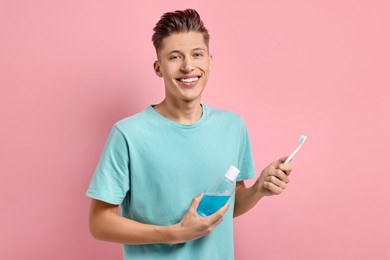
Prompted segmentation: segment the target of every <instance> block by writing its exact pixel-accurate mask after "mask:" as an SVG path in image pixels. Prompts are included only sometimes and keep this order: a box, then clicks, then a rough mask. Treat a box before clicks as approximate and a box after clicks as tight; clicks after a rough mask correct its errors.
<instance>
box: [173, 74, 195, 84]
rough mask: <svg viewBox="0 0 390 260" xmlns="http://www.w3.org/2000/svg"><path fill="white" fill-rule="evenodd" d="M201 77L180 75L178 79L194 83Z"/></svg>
mask: <svg viewBox="0 0 390 260" xmlns="http://www.w3.org/2000/svg"><path fill="white" fill-rule="evenodd" d="M199 79H200V76H191V77H180V78H177V79H176V80H177V81H180V82H182V83H194V82H197V81H198V80H199Z"/></svg>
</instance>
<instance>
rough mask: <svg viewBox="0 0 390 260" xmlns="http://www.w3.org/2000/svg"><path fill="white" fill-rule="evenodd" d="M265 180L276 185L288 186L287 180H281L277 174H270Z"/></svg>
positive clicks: (283, 187) (280, 186)
mask: <svg viewBox="0 0 390 260" xmlns="http://www.w3.org/2000/svg"><path fill="white" fill-rule="evenodd" d="M265 181H267V182H270V183H272V184H274V185H275V186H277V187H279V188H282V189H285V188H286V187H287V182H285V181H282V180H280V179H279V178H277V177H275V176H268V177H267V178H266V179H265Z"/></svg>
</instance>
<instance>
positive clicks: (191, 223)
mask: <svg viewBox="0 0 390 260" xmlns="http://www.w3.org/2000/svg"><path fill="white" fill-rule="evenodd" d="M202 197H203V193H201V194H199V195H198V196H196V197H195V198H194V199H193V200H192V203H191V205H190V207H189V209H188V211H187V212H186V213H185V214H184V216H183V218H182V219H181V221H180V222H179V223H178V224H176V225H174V229H175V230H176V232H175V238H174V241H173V242H174V244H177V243H183V242H187V241H191V240H195V239H198V238H200V237H203V236H206V235H208V234H209V233H210V232H211V231H212V230H213V229H214V228H215V227H216V226H217V225H218V224H219V223H221V222H222V220H223V215H224V214H225V213H226V211H227V210H228V209H229V205H230V202H227V203H226V204H225V205H224V206H223V207H222V208H220V209H219V210H218V211H216V212H215V213H214V214H212V215H210V216H207V217H202V216H200V215H199V214H198V212H197V211H196V210H197V208H198V206H199V203H200V201H201V200H202Z"/></svg>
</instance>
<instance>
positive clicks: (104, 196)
mask: <svg viewBox="0 0 390 260" xmlns="http://www.w3.org/2000/svg"><path fill="white" fill-rule="evenodd" d="M202 108H203V114H202V117H201V119H200V120H199V121H197V122H196V123H195V124H192V125H185V124H179V123H176V122H174V121H171V120H169V119H167V118H165V117H163V116H162V115H160V114H159V113H157V112H156V111H155V110H154V109H153V107H152V106H149V107H148V108H147V109H146V110H144V111H142V112H140V113H138V114H135V115H133V116H131V117H128V118H125V119H123V120H121V121H119V122H117V123H116V124H115V125H114V126H113V128H112V130H111V132H110V134H109V137H108V140H107V143H106V146H105V148H104V151H103V153H102V155H101V158H100V161H99V164H98V166H97V168H96V170H95V173H94V176H93V178H92V180H91V183H90V186H89V189H88V191H87V196H89V197H91V198H94V199H97V200H101V201H105V202H107V203H111V204H115V205H119V204H121V211H122V216H124V217H126V218H130V219H133V220H135V221H138V222H141V223H148V224H155V225H162V226H166V225H172V224H176V223H178V222H180V220H181V219H182V217H183V216H184V214H185V212H186V211H187V209H188V207H189V206H190V204H191V201H192V199H193V198H194V197H195V196H196V195H198V194H199V193H200V192H204V191H206V190H207V188H208V187H209V186H210V184H211V183H212V182H213V181H214V179H215V177H216V176H217V175H224V174H225V172H226V170H227V169H228V168H229V166H230V165H233V166H235V167H237V168H238V169H240V174H239V175H238V177H237V181H240V180H245V179H249V178H252V177H254V176H255V169H254V164H253V159H252V152H251V146H250V142H249V138H248V132H247V129H246V126H245V124H244V121H243V120H242V118H241V117H240V116H239V115H237V114H234V113H231V112H228V111H224V110H218V109H214V108H211V107H208V106H205V105H202ZM230 202H231V205H230V207H229V210H228V212H227V213H226V214H225V216H224V220H223V221H222V223H221V224H219V225H218V226H217V227H216V228H215V229H214V230H213V231H212V232H211V233H210V234H209V235H207V236H205V237H202V238H199V239H197V240H194V241H189V242H186V243H181V244H176V245H167V244H151V245H124V258H125V259H131V260H137V259H142V260H145V259H146V260H148V259H152V260H153V259H169V260H175V259H179V260H185V259H191V260H196V259H202V260H204V259H223V260H228V259H234V247H233V208H234V194H233V196H232V198H231V199H230Z"/></svg>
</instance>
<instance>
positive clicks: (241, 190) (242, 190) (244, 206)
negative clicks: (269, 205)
mask: <svg viewBox="0 0 390 260" xmlns="http://www.w3.org/2000/svg"><path fill="white" fill-rule="evenodd" d="M262 197H263V195H262V194H261V193H260V192H259V191H258V188H257V183H255V184H254V185H253V186H251V187H249V188H247V187H245V184H244V183H243V182H242V183H241V184H240V185H239V187H237V190H236V198H235V202H234V213H233V217H238V216H240V215H242V214H244V213H246V212H247V211H249V210H250V209H252V208H253V207H254V206H255V205H256V204H257V202H258V201H259V200H260V199H261V198H262Z"/></svg>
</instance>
